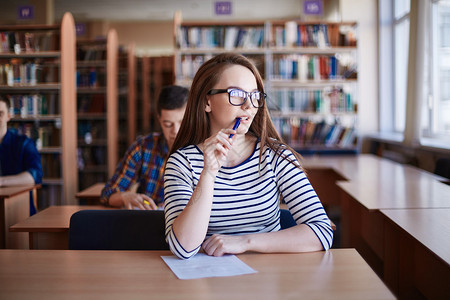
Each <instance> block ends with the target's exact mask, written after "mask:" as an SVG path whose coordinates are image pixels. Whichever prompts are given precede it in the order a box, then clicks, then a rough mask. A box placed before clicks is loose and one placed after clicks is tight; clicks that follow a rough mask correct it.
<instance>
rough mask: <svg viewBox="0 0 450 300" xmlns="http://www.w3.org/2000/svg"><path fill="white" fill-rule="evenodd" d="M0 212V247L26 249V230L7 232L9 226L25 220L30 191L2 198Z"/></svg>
mask: <svg viewBox="0 0 450 300" xmlns="http://www.w3.org/2000/svg"><path fill="white" fill-rule="evenodd" d="M1 206H2V210H3V211H2V212H0V214H1V218H2V220H1V223H2V225H1V227H2V228H0V229H1V231H2V237H1V242H0V243H1V244H0V247H1V248H7V249H28V248H29V246H28V238H27V233H26V232H9V227H10V226H12V225H14V224H16V223H18V222H20V221H23V220H25V219H26V218H28V217H29V216H30V193H29V192H28V191H27V192H25V193H21V194H19V195H16V196H13V197H10V198H4V199H2V203H1Z"/></svg>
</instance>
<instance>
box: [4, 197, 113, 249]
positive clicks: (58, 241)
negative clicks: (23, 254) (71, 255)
mask: <svg viewBox="0 0 450 300" xmlns="http://www.w3.org/2000/svg"><path fill="white" fill-rule="evenodd" d="M84 209H115V208H109V207H105V206H102V205H63V206H50V207H48V208H46V209H44V210H42V211H40V212H38V213H37V214H35V215H33V216H31V217H29V218H27V219H25V220H22V221H21V222H18V223H17V224H14V225H13V226H11V227H10V228H9V230H10V231H11V232H22V233H24V234H25V233H26V232H28V233H29V245H30V247H29V249H68V237H69V225H70V217H71V216H72V215H73V214H74V213H76V212H77V211H80V210H84Z"/></svg>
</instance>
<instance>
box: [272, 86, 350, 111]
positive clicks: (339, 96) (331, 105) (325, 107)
mask: <svg viewBox="0 0 450 300" xmlns="http://www.w3.org/2000/svg"><path fill="white" fill-rule="evenodd" d="M270 97H271V99H270V104H269V106H270V107H271V110H272V111H281V112H282V113H289V112H311V113H324V114H326V113H351V112H355V111H356V104H355V103H354V101H353V96H352V94H351V93H350V92H348V91H346V90H345V89H344V88H337V87H326V88H323V89H315V90H309V89H280V90H275V91H273V92H272V93H271V94H270Z"/></svg>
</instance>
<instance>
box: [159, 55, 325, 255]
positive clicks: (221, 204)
mask: <svg viewBox="0 0 450 300" xmlns="http://www.w3.org/2000/svg"><path fill="white" fill-rule="evenodd" d="M265 100H266V94H265V93H264V86H263V82H262V79H261V76H260V74H259V73H258V70H257V69H256V68H255V66H254V65H253V64H252V63H251V62H250V61H249V60H248V59H247V58H245V57H244V56H241V55H238V54H232V53H224V54H220V55H217V56H215V57H214V58H212V59H210V60H209V61H207V62H205V63H204V64H203V65H202V66H201V67H200V69H199V70H198V72H197V74H196V75H195V77H194V80H193V82H192V86H191V89H190V94H189V98H188V103H187V107H186V112H185V115H184V118H183V121H182V124H181V129H180V131H179V133H178V135H177V138H176V139H175V142H174V145H173V147H172V150H171V154H170V156H169V159H168V161H167V164H166V170H165V173H164V191H165V193H164V194H165V195H164V199H165V217H166V239H167V242H168V243H169V245H170V249H171V250H172V252H173V253H174V254H175V255H176V256H178V257H179V258H182V259H187V258H190V257H192V256H193V255H195V254H196V253H197V252H198V251H199V250H200V249H201V248H203V250H204V251H205V252H206V253H207V254H208V255H214V256H221V255H224V254H238V253H243V252H246V251H256V252H265V253H269V252H303V251H318V250H327V249H329V248H330V247H331V244H332V240H333V231H332V229H331V226H330V220H329V219H328V216H327V215H326V213H325V211H324V209H323V206H322V204H321V203H320V201H319V198H318V197H317V195H316V193H315V191H314V189H313V187H312V186H311V184H310V183H309V181H308V179H307V178H306V176H305V174H304V173H303V171H302V168H301V166H300V163H299V161H300V156H299V155H298V154H297V153H296V152H295V151H293V150H292V149H291V148H290V147H289V146H287V145H285V144H284V143H283V142H282V141H281V138H280V136H279V135H278V133H277V132H276V130H275V128H274V126H273V123H272V121H271V119H270V117H269V112H268V109H267V106H266V105H265ZM237 119H239V120H240V124H239V126H238V127H237V129H236V130H233V129H232V128H233V127H234V125H235V124H236V123H237V122H236V120H237ZM281 199H283V200H284V202H285V203H286V204H287V206H288V208H289V210H290V212H291V214H292V215H293V217H294V219H295V220H296V223H297V225H296V226H293V227H291V228H288V229H285V230H280V209H279V203H280V200H281Z"/></svg>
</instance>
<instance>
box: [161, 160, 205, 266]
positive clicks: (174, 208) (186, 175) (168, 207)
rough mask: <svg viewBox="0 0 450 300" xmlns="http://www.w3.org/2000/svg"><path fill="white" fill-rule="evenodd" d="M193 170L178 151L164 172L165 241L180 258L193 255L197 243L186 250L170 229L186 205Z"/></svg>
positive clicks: (190, 191)
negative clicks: (191, 248) (190, 249)
mask: <svg viewBox="0 0 450 300" xmlns="http://www.w3.org/2000/svg"><path fill="white" fill-rule="evenodd" d="M193 176H194V170H193V168H192V166H191V164H190V162H189V160H188V158H187V157H186V156H185V155H184V154H183V153H182V152H180V151H177V152H175V153H173V154H172V155H171V156H170V157H169V159H168V160H167V164H166V169H165V172H164V212H165V219H166V241H167V243H168V244H169V247H170V250H171V251H172V253H173V254H174V255H176V256H177V257H179V258H181V259H188V258H190V257H192V256H194V255H195V254H196V253H197V252H198V251H199V250H200V246H201V245H199V246H198V247H197V248H196V249H194V250H192V251H186V250H185V249H184V248H183V246H182V245H181V244H180V243H179V242H178V240H177V237H176V236H175V234H174V232H173V230H172V224H173V222H174V221H175V219H176V218H177V217H178V215H179V214H180V213H181V212H182V211H183V209H184V208H185V207H186V205H187V203H188V201H189V199H190V198H191V195H192V193H193V190H194V177H193Z"/></svg>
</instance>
